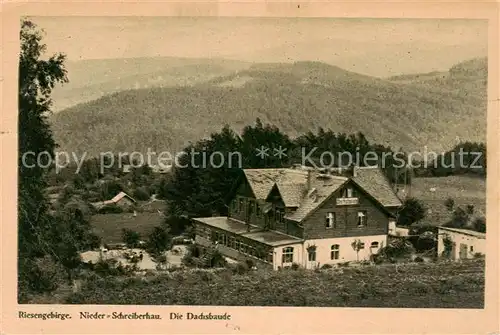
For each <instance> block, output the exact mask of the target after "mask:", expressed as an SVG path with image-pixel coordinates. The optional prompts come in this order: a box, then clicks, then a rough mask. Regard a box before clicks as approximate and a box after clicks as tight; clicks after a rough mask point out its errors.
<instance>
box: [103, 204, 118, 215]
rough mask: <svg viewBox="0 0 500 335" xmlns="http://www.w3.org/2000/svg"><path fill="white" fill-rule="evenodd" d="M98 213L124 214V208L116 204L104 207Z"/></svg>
mask: <svg viewBox="0 0 500 335" xmlns="http://www.w3.org/2000/svg"><path fill="white" fill-rule="evenodd" d="M97 213H99V214H119V213H123V208H121V207H120V206H118V205H116V204H110V205H106V206H103V207H101V208H99V209H98V210H97Z"/></svg>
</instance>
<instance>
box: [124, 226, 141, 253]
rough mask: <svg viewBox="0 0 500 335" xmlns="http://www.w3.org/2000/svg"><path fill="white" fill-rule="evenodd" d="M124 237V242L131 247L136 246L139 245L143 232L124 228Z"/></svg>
mask: <svg viewBox="0 0 500 335" xmlns="http://www.w3.org/2000/svg"><path fill="white" fill-rule="evenodd" d="M122 238H123V243H125V244H126V245H127V247H129V248H136V247H137V246H138V245H139V241H140V240H141V234H139V233H138V232H136V231H133V230H131V229H126V228H123V229H122Z"/></svg>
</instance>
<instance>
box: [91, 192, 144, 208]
mask: <svg viewBox="0 0 500 335" xmlns="http://www.w3.org/2000/svg"><path fill="white" fill-rule="evenodd" d="M123 198H128V199H130V200H131V201H132V202H136V201H135V199H134V198H132V197H131V196H129V195H128V194H127V193H125V192H120V193H118V194H117V195H115V196H114V197H113V198H112V199H110V200H105V201H98V202H93V203H92V206H94V207H95V208H101V207H103V206H105V205H111V204H116V203H117V202H118V201H120V200H121V199H123Z"/></svg>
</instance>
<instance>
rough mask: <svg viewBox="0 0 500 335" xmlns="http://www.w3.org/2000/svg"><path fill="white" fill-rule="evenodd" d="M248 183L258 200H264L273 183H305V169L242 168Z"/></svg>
mask: <svg viewBox="0 0 500 335" xmlns="http://www.w3.org/2000/svg"><path fill="white" fill-rule="evenodd" d="M243 172H244V174H245V177H246V179H247V181H248V184H249V185H250V187H251V188H252V191H253V194H254V195H255V197H256V198H257V199H258V200H265V199H266V198H267V196H268V195H269V192H270V191H271V189H272V188H273V186H274V185H275V184H288V185H289V184H294V185H297V184H302V185H306V184H307V171H299V170H293V169H244V170H243Z"/></svg>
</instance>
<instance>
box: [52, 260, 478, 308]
mask: <svg viewBox="0 0 500 335" xmlns="http://www.w3.org/2000/svg"><path fill="white" fill-rule="evenodd" d="M60 303H61V302H60ZM64 303H69V304H113V305H124V304H127V305H129V304H130V305H136V304H137V305H224V306H316V307H390V308H483V306H484V260H482V259H474V260H468V261H463V262H446V261H438V262H436V263H407V264H398V265H395V264H383V265H362V266H358V267H342V268H335V269H320V270H316V271H311V270H302V269H298V270H292V269H287V270H281V271H270V270H257V271H249V272H247V273H244V274H237V273H235V272H234V271H232V270H231V269H229V268H224V269H218V270H201V269H180V270H177V271H173V272H167V273H163V274H151V275H149V276H144V277H105V278H99V277H93V278H89V279H88V280H87V281H86V282H85V283H84V284H83V285H82V289H81V290H80V291H79V292H77V293H73V294H71V295H69V296H68V297H67V298H66V299H64Z"/></svg>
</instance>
